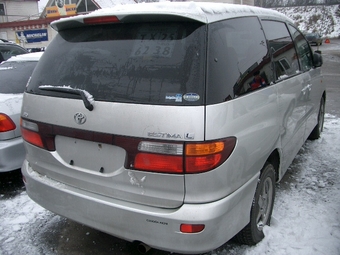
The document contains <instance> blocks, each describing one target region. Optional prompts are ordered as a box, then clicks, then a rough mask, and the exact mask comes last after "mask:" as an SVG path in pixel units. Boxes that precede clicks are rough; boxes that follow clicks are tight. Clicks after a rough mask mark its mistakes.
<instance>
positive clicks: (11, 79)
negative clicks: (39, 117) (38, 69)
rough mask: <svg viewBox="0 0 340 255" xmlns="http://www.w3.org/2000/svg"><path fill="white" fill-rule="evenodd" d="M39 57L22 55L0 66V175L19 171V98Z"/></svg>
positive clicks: (21, 148)
mask: <svg viewBox="0 0 340 255" xmlns="http://www.w3.org/2000/svg"><path fill="white" fill-rule="evenodd" d="M41 55H42V53H40V52H39V53H28V54H27V53H26V54H22V55H17V56H14V57H11V58H10V59H8V60H7V61H4V62H2V63H1V64H0V77H1V78H0V172H7V171H12V170H16V169H19V168H21V165H22V163H23V161H24V158H25V148H24V145H23V140H22V137H21V131H20V123H19V120H20V112H21V105H22V96H23V93H24V90H25V87H26V84H27V82H28V79H29V77H30V76H31V74H32V71H33V69H34V68H35V66H36V64H37V63H38V61H39V58H40V56H41Z"/></svg>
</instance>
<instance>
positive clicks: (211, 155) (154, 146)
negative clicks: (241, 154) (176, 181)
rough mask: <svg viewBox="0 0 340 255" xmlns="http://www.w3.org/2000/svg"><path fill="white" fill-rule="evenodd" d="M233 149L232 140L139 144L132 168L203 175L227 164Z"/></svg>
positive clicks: (144, 142) (143, 142)
mask: <svg viewBox="0 0 340 255" xmlns="http://www.w3.org/2000/svg"><path fill="white" fill-rule="evenodd" d="M235 145H236V138H235V137H229V138H226V139H223V140H218V141H209V142H201V143H187V144H185V145H184V144H180V143H173V144H172V143H166V142H151V141H142V142H140V143H139V145H138V151H137V152H136V156H135V158H134V164H133V168H134V169H136V170H144V171H153V172H160V173H173V174H181V173H187V174H194V173H203V172H207V171H210V170H212V169H214V168H216V167H218V166H220V165H221V164H222V163H223V162H224V161H226V160H227V158H228V157H229V156H230V154H231V153H232V151H233V150H234V148H235ZM183 148H184V149H183Z"/></svg>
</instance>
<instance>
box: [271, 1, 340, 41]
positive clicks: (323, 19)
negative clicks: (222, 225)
mask: <svg viewBox="0 0 340 255" xmlns="http://www.w3.org/2000/svg"><path fill="white" fill-rule="evenodd" d="M339 9H340V8H339V6H338V5H327V6H298V7H282V8H275V10H277V11H279V12H281V13H283V14H285V15H286V16H288V17H290V18H291V19H293V20H294V22H295V24H296V25H297V26H298V27H299V29H300V30H301V31H303V32H306V33H307V32H308V33H311V32H318V33H320V34H321V35H322V36H323V37H328V38H338V37H339V36H340V17H339V15H337V14H336V12H337V11H338V10H339Z"/></svg>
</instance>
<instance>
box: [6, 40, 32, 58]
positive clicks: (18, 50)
mask: <svg viewBox="0 0 340 255" xmlns="http://www.w3.org/2000/svg"><path fill="white" fill-rule="evenodd" d="M25 53H28V51H27V50H26V49H25V48H23V47H21V46H19V45H17V44H15V43H11V42H8V41H7V42H6V41H5V40H0V63H1V62H2V61H5V60H7V59H9V58H10V57H12V56H16V55H20V54H25Z"/></svg>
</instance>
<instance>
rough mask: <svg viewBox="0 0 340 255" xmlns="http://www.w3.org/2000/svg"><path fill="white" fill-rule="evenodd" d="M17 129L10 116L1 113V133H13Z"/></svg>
mask: <svg viewBox="0 0 340 255" xmlns="http://www.w3.org/2000/svg"><path fill="white" fill-rule="evenodd" d="M15 128H16V126H15V124H14V122H13V120H12V119H11V118H10V117H9V116H8V115H6V114H4V113H0V132H7V131H12V130H14V129H15Z"/></svg>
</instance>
